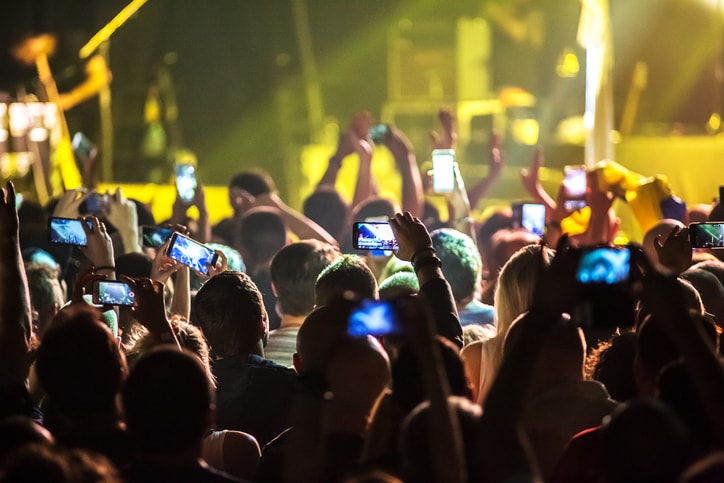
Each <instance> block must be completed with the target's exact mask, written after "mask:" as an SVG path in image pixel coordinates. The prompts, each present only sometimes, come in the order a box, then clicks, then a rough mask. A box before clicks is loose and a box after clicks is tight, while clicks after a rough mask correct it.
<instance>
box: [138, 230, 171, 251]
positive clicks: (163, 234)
mask: <svg viewBox="0 0 724 483" xmlns="http://www.w3.org/2000/svg"><path fill="white" fill-rule="evenodd" d="M171 235H173V230H172V229H171V228H164V227H161V226H153V225H141V244H142V245H143V246H144V247H149V248H158V247H160V246H161V245H163V244H164V243H166V241H168V239H169V238H171Z"/></svg>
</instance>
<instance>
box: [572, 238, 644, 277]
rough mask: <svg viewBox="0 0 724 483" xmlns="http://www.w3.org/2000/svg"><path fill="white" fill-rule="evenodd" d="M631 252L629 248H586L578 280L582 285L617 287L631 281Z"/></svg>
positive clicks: (577, 274)
mask: <svg viewBox="0 0 724 483" xmlns="http://www.w3.org/2000/svg"><path fill="white" fill-rule="evenodd" d="M630 275H631V250H630V249H629V248H628V247H584V248H583V249H582V251H581V258H580V260H579V262H578V270H577V271H576V280H577V281H578V282H579V283H582V284H605V285H616V284H620V283H626V282H628V281H629V277H630Z"/></svg>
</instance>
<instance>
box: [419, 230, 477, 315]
mask: <svg viewBox="0 0 724 483" xmlns="http://www.w3.org/2000/svg"><path fill="white" fill-rule="evenodd" d="M430 237H431V238H432V245H433V247H434V248H435V251H436V252H437V256H438V257H439V258H440V261H441V262H442V272H443V275H444V276H445V279H446V280H447V281H448V283H449V284H450V287H451V288H452V292H453V297H454V298H455V301H456V302H460V301H462V300H464V299H466V298H469V297H471V296H472V295H473V293H474V292H475V289H476V288H477V287H478V284H479V281H480V270H481V268H482V261H481V260H480V253H479V252H478V248H477V247H476V246H475V242H474V241H473V240H472V238H470V237H469V236H467V235H465V234H464V233H461V232H459V231H457V230H453V229H452V228H442V229H439V230H435V231H434V232H432V233H431V234H430Z"/></svg>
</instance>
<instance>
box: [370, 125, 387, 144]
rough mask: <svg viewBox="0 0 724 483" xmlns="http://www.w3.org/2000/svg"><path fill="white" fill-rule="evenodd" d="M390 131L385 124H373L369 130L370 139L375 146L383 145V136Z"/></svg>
mask: <svg viewBox="0 0 724 483" xmlns="http://www.w3.org/2000/svg"><path fill="white" fill-rule="evenodd" d="M389 131H390V127H389V126H388V125H387V124H375V125H374V126H372V127H371V128H370V137H371V138H372V142H374V143H375V144H385V136H387V133H388V132H389Z"/></svg>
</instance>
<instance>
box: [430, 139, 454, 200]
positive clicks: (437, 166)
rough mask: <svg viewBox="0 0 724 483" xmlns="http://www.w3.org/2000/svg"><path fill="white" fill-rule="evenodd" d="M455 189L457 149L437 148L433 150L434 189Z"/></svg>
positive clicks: (437, 191)
mask: <svg viewBox="0 0 724 483" xmlns="http://www.w3.org/2000/svg"><path fill="white" fill-rule="evenodd" d="M453 189H455V151H454V150H452V149H435V150H433V152H432V190H433V191H434V192H435V193H450V192H451V191H452V190H453Z"/></svg>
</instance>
